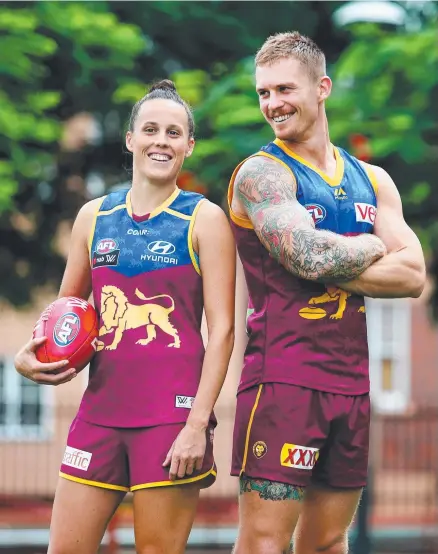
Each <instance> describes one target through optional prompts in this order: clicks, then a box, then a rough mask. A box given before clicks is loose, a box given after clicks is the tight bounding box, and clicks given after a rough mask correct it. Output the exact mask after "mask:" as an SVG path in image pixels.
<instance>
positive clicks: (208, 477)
mask: <svg viewBox="0 0 438 554" xmlns="http://www.w3.org/2000/svg"><path fill="white" fill-rule="evenodd" d="M183 427H184V423H175V424H171V425H160V426H157V427H142V428H135V429H130V428H114V427H102V426H100V425H94V424H93V423H89V422H87V421H84V420H82V419H79V418H77V417H76V418H75V419H74V420H73V423H72V424H71V427H70V432H69V434H68V439H67V446H66V450H65V453H64V458H63V461H62V464H61V470H60V475H61V477H64V478H66V479H70V480H71V481H77V482H79V483H84V484H87V485H94V486H96V487H102V488H106V489H113V490H121V491H129V490H131V491H134V490H138V489H146V488H151V487H165V486H168V485H183V484H186V483H193V482H195V481H199V482H200V483H199V484H200V487H201V488H206V487H209V486H210V485H212V484H213V483H214V481H215V479H216V466H215V463H214V458H213V433H214V431H213V428H212V427H209V428H208V429H207V448H206V450H205V456H204V461H203V465H202V469H201V470H200V471H197V470H194V472H193V473H192V475H190V476H186V477H184V478H182V479H179V478H177V479H176V480H175V481H169V467H166V468H164V467H162V464H163V462H164V460H165V458H166V455H167V453H168V451H169V449H170V447H171V446H172V443H173V441H174V440H175V439H176V437H177V435H178V433H179V432H180V431H181V429H182V428H183Z"/></svg>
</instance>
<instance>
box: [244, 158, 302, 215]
mask: <svg viewBox="0 0 438 554" xmlns="http://www.w3.org/2000/svg"><path fill="white" fill-rule="evenodd" d="M234 186H235V190H236V196H237V198H238V199H239V201H240V202H241V204H242V206H243V208H244V209H245V211H246V212H247V215H248V217H249V218H251V216H252V214H253V213H255V212H257V210H258V209H259V208H260V207H263V206H264V207H266V206H272V205H278V204H282V203H284V202H289V201H296V181H295V177H294V175H293V173H292V172H291V171H289V170H288V169H287V168H286V167H285V166H283V165H282V164H280V163H279V162H276V161H274V160H272V159H270V158H267V157H265V156H254V157H252V158H249V159H248V160H246V162H245V163H243V164H242V166H241V167H240V169H239V171H238V172H237V175H236V180H235V185H234Z"/></svg>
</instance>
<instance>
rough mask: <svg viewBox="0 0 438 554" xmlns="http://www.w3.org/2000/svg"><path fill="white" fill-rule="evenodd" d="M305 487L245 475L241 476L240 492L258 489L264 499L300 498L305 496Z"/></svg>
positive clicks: (299, 499)
mask: <svg viewBox="0 0 438 554" xmlns="http://www.w3.org/2000/svg"><path fill="white" fill-rule="evenodd" d="M304 490H305V489H304V487H297V486H295V485H288V484H286V483H279V482H277V481H269V479H252V478H251V477H246V476H245V475H243V476H242V477H241V478H240V494H243V493H245V492H251V491H256V492H258V493H259V496H260V498H262V499H263V500H298V501H301V500H303V498H304Z"/></svg>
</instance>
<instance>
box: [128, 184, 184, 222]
mask: <svg viewBox="0 0 438 554" xmlns="http://www.w3.org/2000/svg"><path fill="white" fill-rule="evenodd" d="M131 190H132V189H129V190H128V193H127V195H126V211H127V212H128V214H129V215H130V217H132V202H131ZM180 192H181V190H180V189H179V188H178V187H177V188H176V189H175V190H174V191H173V192H172V194H171V195H170V196H169V197H168V198H166V200H165V201H164V202H163V203H162V204H160V205H159V206H158V207H157V208H155V210H152V211H151V213H150V214H149V218H148V221H149V220H150V219H152V218H153V217H155V216H157V215H159V214H160V213H161V212H164V210H165V209H166V208H168V207H169V206H170V205H171V204H172V202H173V201H174V200H175V199H176V198H177V196H178V195H179V193H180Z"/></svg>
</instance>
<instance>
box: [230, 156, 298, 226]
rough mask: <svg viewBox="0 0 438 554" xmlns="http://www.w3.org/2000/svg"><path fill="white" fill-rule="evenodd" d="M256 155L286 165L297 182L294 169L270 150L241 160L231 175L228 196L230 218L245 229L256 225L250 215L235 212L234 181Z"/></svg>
mask: <svg viewBox="0 0 438 554" xmlns="http://www.w3.org/2000/svg"><path fill="white" fill-rule="evenodd" d="M255 156H263V157H265V158H269V159H271V160H274V161H275V162H278V163H279V164H281V165H282V166H283V167H285V168H286V169H287V170H288V171H289V173H291V174H292V177H293V180H294V182H295V183H296V178H295V175H294V172H293V171H292V169H291V168H290V167H289V166H288V165H287V164H286V163H284V162H283V161H282V160H280V159H279V158H277V157H276V156H273V155H272V154H269V153H268V152H256V153H255V154H253V155H252V156H249V157H248V158H245V159H244V160H243V161H242V162H240V164H239V165H238V166H237V167H236V169H235V170H234V171H233V174H232V175H231V179H230V184H229V186H228V195H227V196H228V210H229V212H230V218H231V220H232V221H233V223H235V224H236V225H237V226H238V227H243V228H245V229H254V225H253V224H252V222H251V220H250V219H249V217H244V216H241V215H237V214H236V213H235V212H233V210H232V208H231V203H232V201H233V194H234V181H235V180H236V175H237V172H238V171H239V169H240V168H241V167H242V165H243V164H244V163H245V162H246V161H247V160H249V159H250V158H254V157H255Z"/></svg>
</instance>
